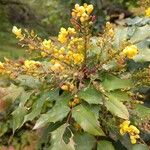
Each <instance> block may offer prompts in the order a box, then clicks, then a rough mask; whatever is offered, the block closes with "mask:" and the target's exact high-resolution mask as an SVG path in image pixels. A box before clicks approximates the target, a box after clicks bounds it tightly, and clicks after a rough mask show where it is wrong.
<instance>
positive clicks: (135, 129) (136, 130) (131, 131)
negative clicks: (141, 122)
mask: <svg viewBox="0 0 150 150" xmlns="http://www.w3.org/2000/svg"><path fill="white" fill-rule="evenodd" d="M128 132H129V133H131V134H132V133H135V134H139V133H140V131H139V130H138V129H137V127H135V126H133V125H130V126H129V129H128Z"/></svg>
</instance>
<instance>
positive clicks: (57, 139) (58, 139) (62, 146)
mask: <svg viewBox="0 0 150 150" xmlns="http://www.w3.org/2000/svg"><path fill="white" fill-rule="evenodd" d="M67 126H68V125H67V124H64V125H62V126H60V127H59V128H58V129H56V130H55V131H53V132H52V134H51V147H50V148H49V149H50V150H75V147H74V145H75V143H74V141H73V135H72V137H71V138H70V141H69V143H67V144H66V143H65V142H64V140H63V134H64V132H65V130H66V128H67Z"/></svg>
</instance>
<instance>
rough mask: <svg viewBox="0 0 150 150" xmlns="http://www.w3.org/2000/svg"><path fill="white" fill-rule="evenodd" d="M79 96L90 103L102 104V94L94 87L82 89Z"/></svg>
mask: <svg viewBox="0 0 150 150" xmlns="http://www.w3.org/2000/svg"><path fill="white" fill-rule="evenodd" d="M78 96H79V98H81V99H83V100H85V101H86V102H88V103H89V104H102V95H101V93H100V92H99V91H97V90H96V89H95V88H94V87H91V86H90V87H88V88H86V89H83V90H81V91H80V92H79V95H78Z"/></svg>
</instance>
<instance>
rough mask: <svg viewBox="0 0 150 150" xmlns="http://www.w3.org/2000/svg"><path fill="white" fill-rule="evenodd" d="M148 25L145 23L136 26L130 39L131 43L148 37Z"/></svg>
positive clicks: (149, 35) (149, 31) (149, 34)
mask: <svg viewBox="0 0 150 150" xmlns="http://www.w3.org/2000/svg"><path fill="white" fill-rule="evenodd" d="M149 29H150V25H145V26H143V27H138V28H137V30H136V32H135V33H134V34H133V36H132V37H131V39H130V42H131V43H138V42H140V41H142V40H145V39H146V38H148V37H150V30H149Z"/></svg>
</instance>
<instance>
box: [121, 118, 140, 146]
mask: <svg viewBox="0 0 150 150" xmlns="http://www.w3.org/2000/svg"><path fill="white" fill-rule="evenodd" d="M126 133H128V134H129V135H130V139H131V143H132V144H135V143H136V142H137V139H139V138H140V136H139V133H140V131H139V130H138V129H137V128H136V127H135V126H134V125H130V121H128V120H126V121H124V122H123V123H122V124H121V125H120V134H121V135H124V134H126Z"/></svg>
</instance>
